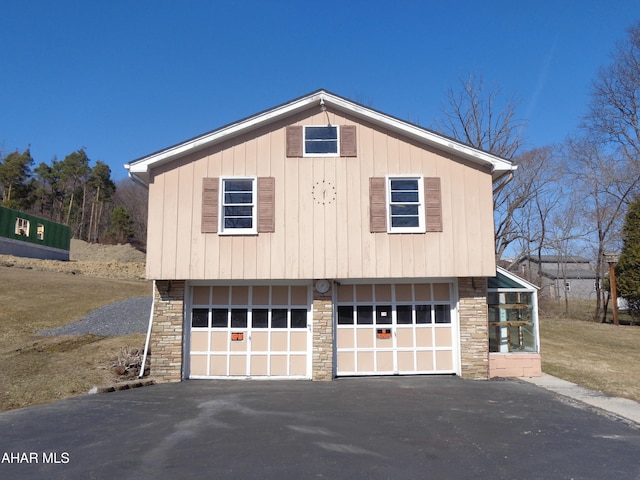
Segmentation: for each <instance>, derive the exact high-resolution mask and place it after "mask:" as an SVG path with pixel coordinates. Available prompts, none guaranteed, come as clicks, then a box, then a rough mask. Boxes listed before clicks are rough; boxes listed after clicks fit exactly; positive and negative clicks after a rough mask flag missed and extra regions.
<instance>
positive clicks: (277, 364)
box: [271, 355, 288, 377]
mask: <svg viewBox="0 0 640 480" xmlns="http://www.w3.org/2000/svg"><path fill="white" fill-rule="evenodd" d="M287 363H288V362H287V356H286V355H272V356H271V375H275V376H281V377H283V376H286V375H287V374H288V372H287Z"/></svg>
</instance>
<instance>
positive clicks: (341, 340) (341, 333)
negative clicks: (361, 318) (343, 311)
mask: <svg viewBox="0 0 640 480" xmlns="http://www.w3.org/2000/svg"><path fill="white" fill-rule="evenodd" d="M337 337H338V338H337V340H336V342H337V343H336V344H337V346H338V348H354V347H355V346H356V345H355V342H354V339H355V335H354V332H353V329H349V330H346V329H342V330H341V329H338V334H337Z"/></svg>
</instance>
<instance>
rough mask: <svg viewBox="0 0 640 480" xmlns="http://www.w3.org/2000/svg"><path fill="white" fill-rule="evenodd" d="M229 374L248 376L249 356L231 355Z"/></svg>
mask: <svg viewBox="0 0 640 480" xmlns="http://www.w3.org/2000/svg"><path fill="white" fill-rule="evenodd" d="M214 358H215V357H214ZM229 375H235V376H242V377H246V376H247V357H246V356H245V355H231V356H230V357H229Z"/></svg>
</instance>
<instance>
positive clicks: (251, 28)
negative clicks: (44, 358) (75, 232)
mask: <svg viewBox="0 0 640 480" xmlns="http://www.w3.org/2000/svg"><path fill="white" fill-rule="evenodd" d="M0 18H1V19H2V28H0V151H1V152H2V154H5V155H6V154H7V153H8V152H11V151H14V150H20V151H22V150H24V149H25V148H27V147H28V146H30V148H31V153H32V155H33V157H34V159H35V161H36V164H37V163H40V162H50V161H51V159H52V158H53V157H57V158H58V159H62V158H64V157H65V156H66V155H67V154H69V153H71V152H72V151H75V150H77V149H78V148H81V147H86V151H87V153H88V155H89V157H90V158H91V160H92V161H96V160H102V161H104V162H106V163H108V164H109V165H110V166H111V169H112V172H113V178H115V179H120V178H123V177H125V176H126V171H125V169H124V167H123V164H125V163H127V162H129V161H131V160H134V159H136V158H138V157H141V156H144V155H147V154H149V153H152V152H155V151H157V150H160V149H162V148H164V147H167V146H170V145H173V144H175V143H178V142H181V141H183V140H186V139H188V138H191V137H194V136H196V135H199V134H201V133H204V132H207V131H210V130H213V129H216V128H218V127H220V126H222V125H225V124H227V123H230V122H233V121H235V120H238V119H241V118H244V117H247V116H250V115H252V114H254V113H257V112H259V111H262V110H265V109H268V108H271V107H273V106H276V105H279V104H281V103H284V102H286V101H288V100H291V99H294V98H297V97H299V96H301V95H305V94H307V93H310V92H312V91H315V90H317V89H319V88H324V89H327V90H329V91H331V92H333V93H336V94H338V95H341V96H344V97H347V98H351V99H353V100H356V101H359V102H362V103H365V104H368V105H370V106H372V107H373V108H375V109H377V110H381V111H383V112H386V113H388V114H391V115H393V116H396V117H399V118H402V119H408V120H411V121H414V122H418V123H420V124H421V125H423V126H426V127H430V126H433V125H434V123H435V122H436V120H437V119H438V118H440V117H441V116H442V114H441V111H442V104H443V100H444V93H445V91H446V90H447V88H449V87H454V88H456V87H457V86H458V85H459V81H460V79H461V78H466V77H468V76H469V75H474V76H482V77H483V79H484V83H485V85H486V87H488V88H493V87H499V88H500V89H501V90H502V91H503V92H504V94H505V96H515V97H517V98H519V99H521V101H522V103H521V107H520V111H519V112H518V113H519V116H520V117H521V118H523V119H525V120H526V121H527V122H528V127H527V130H526V131H525V137H526V140H527V143H528V146H530V147H537V146H543V145H548V144H553V143H558V142H562V141H563V140H564V139H565V138H566V137H567V135H569V134H571V133H573V132H575V130H576V128H577V125H578V123H579V120H580V117H581V115H583V114H584V112H585V109H586V105H587V103H588V101H589V89H590V85H591V82H592V80H593V79H594V77H595V75H596V73H597V71H598V68H600V67H601V66H603V65H605V64H607V63H608V62H609V59H610V54H611V52H612V51H613V49H614V47H615V44H616V42H617V41H620V40H623V39H624V38H625V35H626V30H627V28H628V27H629V26H631V24H632V23H634V22H636V21H638V20H640V2H638V0H634V1H632V0H616V1H609V2H605V1H593V0H581V1H573V0H566V1H563V0H538V1H527V2H524V1H516V0H510V1H509V0H485V1H481V0H477V1H472V0H469V1H463V0H449V1H439V2H436V1H426V0H425V1H403V0H395V1H391V0H389V1H376V0H370V1H357V0H356V1H348V0H342V1H334V0H326V1H324V2H317V1H285V0H271V1H267V0H263V1H249V0H247V1H222V0H220V1H214V0H209V1H195V0H193V1H190V0H184V1H178V0H175V1H163V0H153V1H152V0H138V1H136V0H126V1H125V0H109V1H86V0H78V1H70V0H56V1H50V0H45V1H29V0H0Z"/></svg>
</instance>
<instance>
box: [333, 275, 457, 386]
mask: <svg viewBox="0 0 640 480" xmlns="http://www.w3.org/2000/svg"><path fill="white" fill-rule="evenodd" d="M336 313H337V315H336V332H337V338H336V350H337V357H338V367H337V373H338V375H403V374H404V375H408V374H421V373H455V372H456V369H457V363H458V360H457V353H456V352H457V347H456V345H457V339H456V335H457V331H458V329H457V312H456V309H455V302H454V301H453V284H451V283H425V284H396V285H340V286H339V287H338V292H337V302H336Z"/></svg>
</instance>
